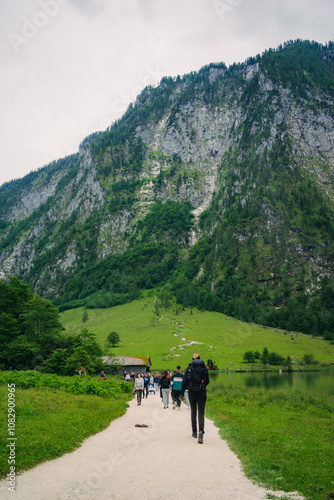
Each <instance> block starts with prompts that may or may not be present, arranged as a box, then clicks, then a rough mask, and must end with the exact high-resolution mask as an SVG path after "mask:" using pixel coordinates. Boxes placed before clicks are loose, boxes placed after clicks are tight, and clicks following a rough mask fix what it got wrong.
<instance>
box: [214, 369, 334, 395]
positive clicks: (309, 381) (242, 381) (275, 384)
mask: <svg viewBox="0 0 334 500" xmlns="http://www.w3.org/2000/svg"><path fill="white" fill-rule="evenodd" d="M216 383H221V384H224V385H235V386H239V387H240V386H241V387H259V388H260V387H262V388H265V389H275V388H276V389H280V388H287V387H291V388H293V389H299V390H302V391H309V392H311V391H313V392H314V391H316V392H322V393H324V394H332V395H334V371H323V372H292V373H286V372H283V373H281V374H279V373H263V372H260V373H235V372H218V373H217V374H213V372H210V384H216Z"/></svg>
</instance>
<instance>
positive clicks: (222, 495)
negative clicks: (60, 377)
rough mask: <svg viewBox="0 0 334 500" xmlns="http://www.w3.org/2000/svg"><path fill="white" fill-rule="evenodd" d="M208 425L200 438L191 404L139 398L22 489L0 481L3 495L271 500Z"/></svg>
mask: <svg viewBox="0 0 334 500" xmlns="http://www.w3.org/2000/svg"><path fill="white" fill-rule="evenodd" d="M136 424H140V425H142V424H145V425H147V426H148V427H136ZM205 425H206V428H205V435H204V443H203V444H198V443H197V440H196V439H194V438H193V437H192V436H191V427H190V411H188V410H187V407H186V405H185V404H182V408H181V410H173V409H172V408H171V407H169V408H168V409H164V408H163V405H162V402H161V399H160V397H159V396H158V395H149V397H148V398H147V399H145V400H144V401H143V403H142V405H141V406H139V407H137V405H136V401H135V400H133V401H131V402H130V405H129V408H128V410H127V412H126V414H125V415H123V416H122V417H120V418H118V419H117V420H114V421H113V422H112V423H111V424H110V426H109V427H108V428H107V429H106V430H104V431H102V432H100V433H98V434H96V435H95V436H93V437H91V438H89V439H87V440H86V441H85V442H84V443H83V445H82V446H81V447H80V448H79V449H77V450H76V451H74V452H73V453H70V454H67V455H64V456H62V457H61V458H59V459H56V460H52V461H50V462H46V463H43V464H41V465H39V466H37V467H35V468H34V469H32V470H30V471H27V472H24V473H22V474H21V475H19V476H18V477H17V478H16V493H15V494H14V493H13V492H9V491H7V483H6V481H4V480H3V481H1V482H0V499H1V500H13V498H15V499H16V500H75V499H78V500H100V499H104V500H105V499H107V500H109V499H113V500H114V499H115V500H134V499H138V498H143V499H145V500H163V499H170V498H173V499H174V500H178V499H180V500H181V499H182V500H183V499H185V498H191V499H199V498H209V499H210V500H264V499H266V498H267V495H266V493H273V492H269V491H268V490H265V489H264V488H261V487H259V486H257V485H254V484H253V483H252V482H251V481H249V480H248V479H247V478H246V477H245V476H244V474H243V472H242V470H241V465H240V461H239V460H238V458H237V457H236V455H235V454H234V453H232V452H231V450H230V449H229V448H228V446H227V444H226V442H225V441H223V440H222V439H221V438H220V437H219V434H218V429H217V428H216V427H215V426H214V424H213V422H212V421H211V420H208V419H206V423H205ZM73 432H75V429H73ZM275 495H276V496H277V497H278V496H279V495H278V493H277V492H275ZM289 498H291V499H294V500H300V497H299V496H298V495H296V494H290V495H289Z"/></svg>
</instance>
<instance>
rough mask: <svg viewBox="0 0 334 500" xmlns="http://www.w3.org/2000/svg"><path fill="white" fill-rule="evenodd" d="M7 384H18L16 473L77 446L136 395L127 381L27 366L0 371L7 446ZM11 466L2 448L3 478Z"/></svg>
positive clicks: (2, 442)
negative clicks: (42, 371)
mask: <svg viewBox="0 0 334 500" xmlns="http://www.w3.org/2000/svg"><path fill="white" fill-rule="evenodd" d="M8 384H15V400H16V403H15V431H14V434H15V436H16V437H17V441H16V450H15V468H16V473H19V472H21V471H23V470H26V469H29V468H31V467H33V466H35V465H37V464H39V463H41V462H44V461H45V460H52V459H54V458H57V457H60V456H61V455H63V454H64V453H69V452H71V451H73V450H75V449H76V448H78V447H79V446H80V445H81V443H82V442H83V441H84V440H85V439H86V438H87V437H89V436H91V435H92V434H95V433H97V432H100V431H102V430H103V429H106V428H107V427H108V425H109V424H110V422H111V421H112V420H114V419H115V418H117V417H120V416H121V415H123V414H124V413H125V412H126V409H127V406H128V405H127V402H128V401H129V399H131V398H132V393H130V392H129V390H128V388H127V387H125V386H126V385H127V384H125V383H124V382H123V381H113V380H110V381H100V380H99V379H98V378H97V377H95V378H92V379H91V378H90V377H89V379H88V378H87V379H86V378H85V377H82V378H81V377H59V376H57V375H51V377H50V375H42V374H40V373H38V372H29V371H26V372H15V371H13V372H0V415H1V418H0V421H1V424H2V425H1V427H0V429H1V430H0V446H1V449H2V450H6V449H7V448H6V447H7V443H8V436H9V434H8V426H7V415H8V411H7V409H8V408H7V398H8ZM108 386H110V387H108ZM55 387H57V388H55ZM11 394H12V393H11ZM9 417H10V418H12V417H13V414H12V413H10V415H9ZM74 429H75V432H74V431H73V430H74ZM8 472H9V465H8V453H2V454H0V478H4V477H6V475H7V474H8Z"/></svg>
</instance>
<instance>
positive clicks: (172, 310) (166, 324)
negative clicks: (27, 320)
mask: <svg viewBox="0 0 334 500" xmlns="http://www.w3.org/2000/svg"><path fill="white" fill-rule="evenodd" d="M154 300H155V297H154V295H153V294H149V295H147V296H146V297H144V298H142V299H139V300H136V301H134V302H131V303H128V304H124V305H120V306H116V307H113V308H110V309H90V310H88V320H87V321H86V322H85V323H82V316H83V311H84V310H83V308H78V309H72V310H69V311H65V312H63V313H62V314H61V321H62V323H63V325H64V327H65V328H66V329H67V330H69V331H73V332H78V331H79V330H80V329H82V328H88V329H89V330H90V331H92V332H94V333H95V334H96V335H97V337H98V339H99V340H100V341H101V343H102V344H104V341H105V339H106V337H107V335H108V334H109V333H110V332H111V331H116V332H117V333H118V334H119V336H120V339H121V343H120V344H119V345H118V346H116V347H115V348H114V349H113V351H114V352H115V354H116V355H117V356H119V355H129V356H131V355H133V356H134V355H138V356H140V355H149V356H150V357H151V361H152V368H153V370H155V369H159V370H161V369H163V368H170V369H172V368H174V367H175V366H176V365H177V364H180V365H181V366H182V367H185V366H186V365H187V364H188V363H189V361H190V360H191V355H192V353H193V352H194V351H197V350H198V351H199V352H200V354H201V357H202V359H204V360H205V361H206V360H207V359H208V358H211V359H212V360H213V361H214V362H215V363H216V364H217V365H218V367H219V369H221V370H222V369H248V368H249V367H250V365H249V364H248V363H245V362H244V361H243V355H244V353H245V352H246V351H250V350H252V351H256V350H257V351H259V352H260V353H262V351H263V348H264V347H267V348H268V350H269V351H270V352H272V351H274V352H277V353H278V354H280V355H282V356H284V357H287V356H288V355H289V356H290V357H291V358H292V359H293V360H295V361H297V362H298V356H299V359H301V358H302V357H303V356H304V355H305V354H310V353H312V354H313V355H314V359H315V360H317V361H319V362H320V363H325V364H329V363H334V346H333V345H331V344H330V343H328V342H325V341H323V340H320V339H314V338H311V337H310V336H307V335H303V334H298V333H296V332H294V333H292V332H285V331H283V330H277V329H272V328H267V327H263V326H260V325H255V324H249V323H245V322H242V321H238V320H236V319H234V318H231V317H229V316H225V315H223V314H220V313H217V312H208V311H199V310H197V309H195V308H192V309H190V308H184V309H183V308H180V306H175V305H171V306H170V307H169V308H167V309H166V308H161V307H160V308H159V315H158V314H157V313H156V312H155V310H154ZM196 342H199V343H200V344H196ZM229 363H233V365H229ZM300 366H301V365H296V366H295V368H297V367H300Z"/></svg>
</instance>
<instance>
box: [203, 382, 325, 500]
mask: <svg viewBox="0 0 334 500" xmlns="http://www.w3.org/2000/svg"><path fill="white" fill-rule="evenodd" d="M209 388H210V389H209V395H208V403H207V416H209V418H212V419H213V420H214V421H215V423H216V425H217V426H218V427H219V429H220V434H221V436H222V437H223V439H226V440H227V442H228V444H229V446H230V448H231V449H232V450H233V451H234V452H235V453H236V454H237V455H238V457H239V459H240V460H241V462H242V464H243V468H244V471H245V473H246V475H247V476H248V477H250V478H251V479H253V480H254V481H256V482H257V483H261V484H263V485H265V486H266V487H268V488H273V489H277V490H283V491H286V492H289V491H296V490H297V491H299V492H300V493H301V494H302V495H304V496H305V497H306V498H307V499H309V500H325V499H326V500H327V499H328V498H333V497H334V478H333V470H334V447H333V442H334V425H333V424H334V418H333V417H334V396H326V398H324V397H323V396H318V395H316V394H314V393H312V394H309V393H307V392H300V391H293V390H291V389H287V390H264V389H257V388H241V387H231V386H224V385H219V384H217V385H212V386H211V387H210V386H209Z"/></svg>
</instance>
